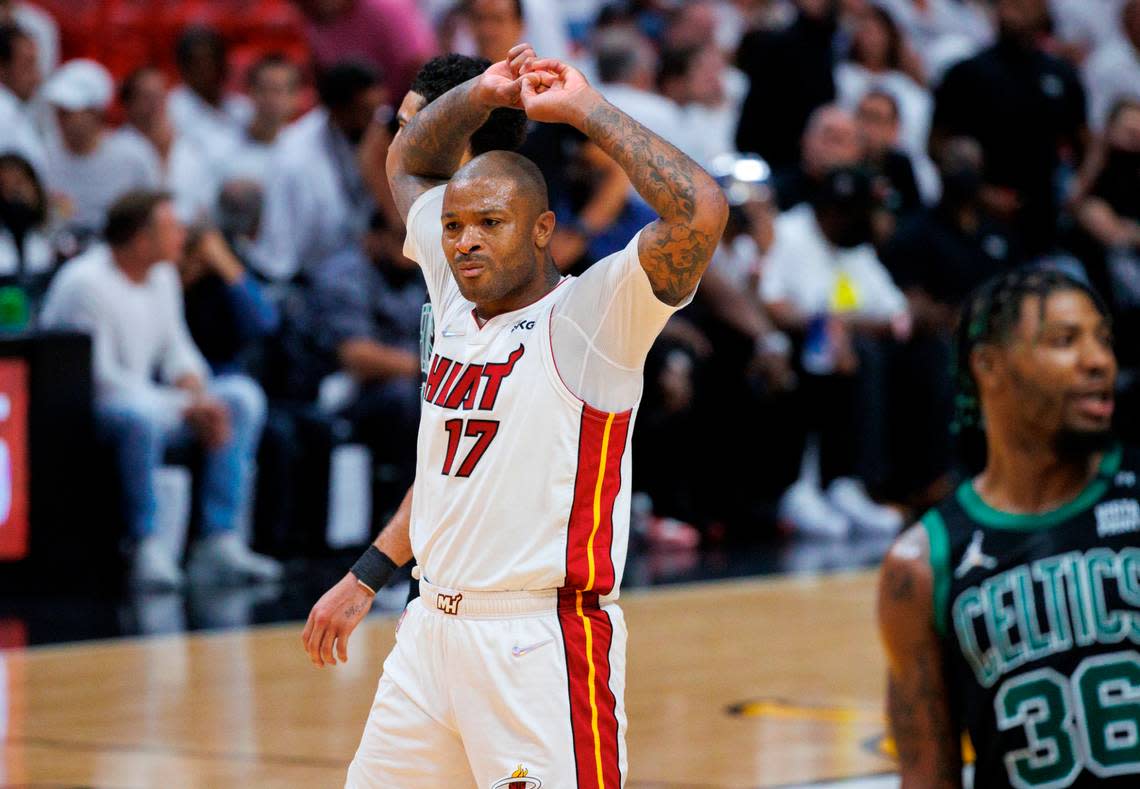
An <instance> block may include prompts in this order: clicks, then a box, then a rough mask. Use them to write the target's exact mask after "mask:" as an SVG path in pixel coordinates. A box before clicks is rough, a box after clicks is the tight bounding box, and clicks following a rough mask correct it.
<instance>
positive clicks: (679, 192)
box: [522, 59, 728, 305]
mask: <svg viewBox="0 0 1140 789" xmlns="http://www.w3.org/2000/svg"><path fill="white" fill-rule="evenodd" d="M527 69H528V71H529V73H528V74H527V75H526V78H524V80H523V84H522V105H523V108H524V109H525V110H526V114H527V117H529V118H531V119H532V120H538V121H545V122H548V123H569V124H571V125H572V126H575V127H576V128H577V129H579V130H580V131H581V132H583V133H584V134H585V135H586V136H587V137H589V138H590V141H591V142H593V143H594V144H595V145H597V146H598V147H599V148H601V149H602V150H603V151H605V152H606V154H608V155H609V156H610V157H611V158H612V159H613V160H614V161H616V162H617V163H618V164H620V165H621V167H622V169H623V170H625V172H626V175H628V176H629V180H630V181H631V182H632V183H633V186H634V188H635V189H637V192H638V194H640V195H641V196H642V198H644V200H645V202H647V203H649V205H650V206H651V207H652V208H653V210H654V211H656V212H657V215H658V216H659V217H660V219H658V220H657V221H656V222H653V223H651V224H650V225H649V226H648V227H646V228H645V230H643V231H642V233H641V238H640V239H639V241H638V250H637V251H638V256H639V257H640V259H641V266H642V268H644V269H645V273H646V274H647V275H648V276H649V282H650V284H651V285H652V286H653V292H654V293H656V294H657V297H658V298H659V299H661V300H662V301H664V302H665V303H667V304H671V305H676V304H679V303H680V302H681V301H682V300H684V298H685V297H686V296H688V295H689V294H690V293H692V291H693V288H695V287H696V286H697V283H698V282H699V281H700V279H701V275H702V274H704V272H705V269H706V268H708V265H709V261H710V260H712V254H713V251H714V250H715V249H716V245H717V243H718V242H719V241H720V236H721V233H723V232H724V225H725V222H726V221H727V220H728V203H727V201H725V199H724V195H723V194H722V193H721V190H720V187H719V186H718V185H717V183H716V181H714V180H713V179H712V177H711V176H710V175H709V174H708V173H706V172H705V171H704V170H702V169H701V167H700V166H699V165H698V164H697V163H696V162H694V161H693V160H692V159H690V158H689V157H688V156H686V155H685V154H683V153H681V152H680V151H679V150H677V149H676V148H675V147H673V146H672V145H670V144H669V143H668V142H666V141H665V140H663V139H662V138H661V137H659V136H657V135H656V134H654V133H653V132H651V131H650V130H649V129H647V128H645V127H644V126H642V125H641V124H640V123H638V122H637V121H635V120H634V119H633V118H631V117H629V116H628V115H626V114H625V113H624V112H622V111H621V110H619V109H618V108H617V107H615V106H613V105H612V104H610V103H609V102H607V101H606V100H605V99H604V98H602V96H601V94H599V93H598V92H597V91H596V90H594V89H593V88H592V87H590V85H589V84H588V83H587V82H586V80H585V78H583V77H582V75H581V74H580V73H579V72H578V71H577V70H576V69H574V68H571V67H570V66H567V65H565V64H564V63H560V62H559V61H556V60H550V59H546V60H536V61H534V62H533V63H531V64H529V65H528V66H527Z"/></svg>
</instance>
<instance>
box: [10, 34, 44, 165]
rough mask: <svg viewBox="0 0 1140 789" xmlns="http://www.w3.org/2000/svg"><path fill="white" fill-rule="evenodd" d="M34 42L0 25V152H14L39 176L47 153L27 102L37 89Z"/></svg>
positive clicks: (29, 102)
mask: <svg viewBox="0 0 1140 789" xmlns="http://www.w3.org/2000/svg"><path fill="white" fill-rule="evenodd" d="M36 51H37V47H36V42H35V39H33V38H32V37H31V35H29V34H28V32H27V31H25V30H23V29H22V28H20V27H17V26H15V25H11V24H5V25H0V153H18V154H20V155H21V156H23V157H24V158H25V159H27V160H28V161H30V162H31V163H32V166H33V167H35V168H36V170H37V171H38V172H39V173H40V174H41V176H42V175H43V174H44V173H45V172H46V166H47V153H46V151H45V149H44V143H43V138H42V137H41V136H40V132H39V129H38V128H37V126H36V120H35V115H34V114H33V111H32V107H31V102H32V99H33V97H34V96H35V95H36V90H37V89H38V88H39V86H40V72H39V68H38V66H37V65H36Z"/></svg>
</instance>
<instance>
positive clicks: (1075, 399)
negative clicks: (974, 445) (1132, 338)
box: [1003, 290, 1116, 440]
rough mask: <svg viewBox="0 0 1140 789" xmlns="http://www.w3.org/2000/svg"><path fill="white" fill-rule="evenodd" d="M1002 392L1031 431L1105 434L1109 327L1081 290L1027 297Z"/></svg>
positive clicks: (1110, 373) (1111, 380)
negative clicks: (1043, 296)
mask: <svg viewBox="0 0 1140 789" xmlns="http://www.w3.org/2000/svg"><path fill="white" fill-rule="evenodd" d="M1003 378H1004V379H1005V384H1006V386H1005V387H1004V388H1005V390H1006V391H1005V394H1006V395H1007V396H1008V397H1011V398H1013V400H1012V401H1011V402H1012V404H1013V405H1014V407H1015V408H1017V410H1018V412H1019V413H1020V414H1021V416H1022V418H1023V420H1025V421H1024V424H1025V426H1026V428H1027V429H1030V430H1042V429H1045V430H1048V431H1049V432H1050V433H1051V434H1052V435H1053V436H1054V437H1055V438H1056V439H1058V440H1068V439H1073V438H1077V439H1081V438H1095V437H1100V436H1107V435H1108V432H1109V430H1110V429H1111V426H1112V413H1113V388H1114V385H1115V382H1116V356H1115V355H1114V354H1113V351H1112V331H1111V328H1110V326H1109V324H1108V321H1107V320H1106V319H1105V317H1104V316H1103V315H1101V314H1100V312H1099V311H1098V310H1097V308H1096V306H1095V305H1094V304H1093V302H1092V300H1091V299H1090V298H1089V297H1088V296H1087V295H1086V294H1085V293H1082V292H1081V291H1078V290H1066V291H1057V292H1055V293H1053V294H1051V295H1050V296H1048V297H1047V298H1046V300H1045V308H1044V310H1042V309H1041V304H1040V300H1039V299H1037V298H1035V297H1031V298H1027V299H1026V300H1025V302H1024V304H1023V306H1022V315H1021V321H1020V323H1019V324H1018V327H1017V331H1016V333H1015V338H1014V340H1013V341H1012V342H1011V343H1010V345H1009V346H1008V350H1007V352H1006V359H1005V375H1004V376H1003Z"/></svg>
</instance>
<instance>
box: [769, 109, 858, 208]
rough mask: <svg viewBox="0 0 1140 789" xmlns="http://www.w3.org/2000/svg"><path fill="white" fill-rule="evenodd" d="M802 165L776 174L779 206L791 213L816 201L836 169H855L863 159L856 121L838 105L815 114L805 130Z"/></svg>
mask: <svg viewBox="0 0 1140 789" xmlns="http://www.w3.org/2000/svg"><path fill="white" fill-rule="evenodd" d="M801 151H802V153H801V157H800V161H799V163H798V164H794V165H792V166H790V167H785V168H783V169H782V170H777V171H776V176H775V178H774V179H773V185H774V188H775V190H776V203H777V205H779V206H780V208H781V209H782V210H787V209H789V208H792V207H793V206H796V205H799V204H800V203H802V202H804V201H805V200H810V199H811V198H812V193H813V192H814V191H815V190H816V189H817V188H819V186H820V184H822V183H823V181H824V178H825V177H826V176H827V174H828V173H829V172H830V171H831V170H833V169H835V168H836V167H852V166H854V165H856V164H858V163H859V162H860V161H861V160H862V159H863V148H862V146H861V145H860V141H859V127H858V126H857V125H856V123H855V117H854V116H853V115H852V114H851V113H849V112H848V111H847V110H845V109H843V108H841V107H840V106H839V105H837V104H827V105H825V106H823V107H820V108H818V109H817V110H816V111H815V112H813V113H812V115H811V118H810V119H809V120H808V125H807V129H805V130H804V136H803V142H802V144H801Z"/></svg>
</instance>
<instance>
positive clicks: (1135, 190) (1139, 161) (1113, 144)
mask: <svg viewBox="0 0 1140 789" xmlns="http://www.w3.org/2000/svg"><path fill="white" fill-rule="evenodd" d="M1105 140H1106V143H1107V155H1106V156H1105V161H1104V165H1103V166H1102V167H1101V169H1100V172H1099V173H1098V174H1097V176H1096V178H1095V179H1094V181H1093V186H1092V189H1091V190H1090V192H1089V195H1088V196H1087V197H1085V198H1084V200H1082V201H1081V204H1080V205H1079V206H1078V208H1077V218H1078V220H1079V221H1080V223H1081V225H1082V226H1083V227H1084V228H1085V230H1086V231H1088V233H1089V234H1090V235H1092V236H1093V238H1095V239H1096V240H1097V241H1098V242H1100V244H1101V245H1102V246H1104V247H1105V248H1106V249H1123V250H1130V251H1131V252H1133V253H1134V254H1136V253H1140V99H1131V98H1124V99H1121V100H1119V101H1118V102H1117V103H1116V106H1115V107H1113V108H1112V111H1111V112H1110V113H1109V115H1108V128H1107V130H1106V132H1105Z"/></svg>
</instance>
